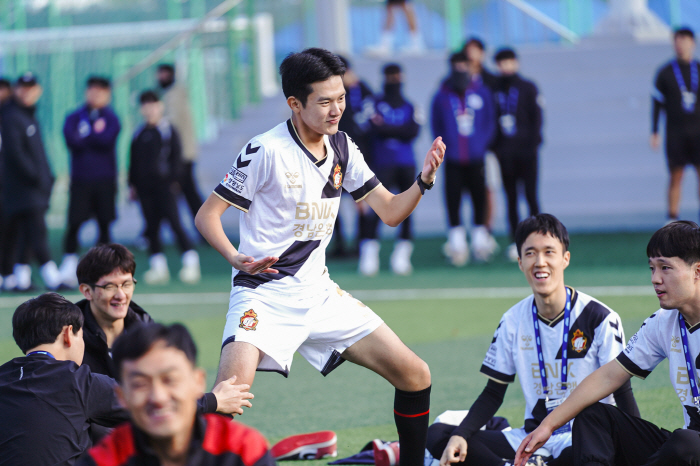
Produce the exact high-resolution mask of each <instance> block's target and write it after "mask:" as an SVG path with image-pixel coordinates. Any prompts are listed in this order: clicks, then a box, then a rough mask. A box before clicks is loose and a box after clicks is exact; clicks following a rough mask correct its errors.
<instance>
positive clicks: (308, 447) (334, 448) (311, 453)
mask: <svg viewBox="0 0 700 466" xmlns="http://www.w3.org/2000/svg"><path fill="white" fill-rule="evenodd" d="M270 454H271V455H272V457H273V458H274V459H275V460H276V461H281V460H320V459H321V458H335V457H336V456H338V437H337V436H336V435H335V432H333V431H331V430H324V431H321V432H311V433H308V434H299V435H292V436H291V437H287V438H284V439H282V440H280V441H279V442H277V443H276V444H275V445H274V446H273V447H272V448H271V449H270Z"/></svg>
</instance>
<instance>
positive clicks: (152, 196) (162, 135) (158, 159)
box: [129, 91, 201, 284]
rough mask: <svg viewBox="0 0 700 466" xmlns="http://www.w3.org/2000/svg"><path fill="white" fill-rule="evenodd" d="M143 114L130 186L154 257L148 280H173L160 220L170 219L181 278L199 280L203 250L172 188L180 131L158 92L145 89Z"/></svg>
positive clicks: (179, 158)
mask: <svg viewBox="0 0 700 466" xmlns="http://www.w3.org/2000/svg"><path fill="white" fill-rule="evenodd" d="M139 100H140V102H141V114H142V115H143V118H144V120H145V122H144V124H143V125H141V126H140V127H139V128H138V129H137V130H136V132H135V133H134V138H133V140H132V141H131V151H130V166H129V186H131V194H132V199H136V198H138V200H139V202H140V203H141V210H142V211H143V216H144V219H145V221H146V237H147V238H148V243H149V248H150V253H151V258H150V260H149V265H150V269H149V270H147V271H146V273H145V274H144V279H145V281H146V283H151V284H156V283H167V282H168V281H169V280H170V272H169V270H168V261H167V259H166V257H165V254H163V245H162V242H161V239H160V224H161V223H162V221H163V220H167V221H168V223H169V224H170V229H171V230H173V233H175V237H176V239H177V242H178V244H179V246H180V250H181V251H182V253H183V254H182V269H180V274H179V275H180V280H181V281H183V282H185V283H198V282H199V280H200V278H201V274H200V269H199V254H198V253H197V251H196V250H195V249H194V244H193V243H192V240H191V239H190V238H189V237H188V236H187V233H186V232H185V229H184V228H183V227H182V223H181V222H180V213H179V211H178V208H177V201H176V199H175V194H174V192H173V190H174V185H175V184H176V183H177V182H178V180H179V179H180V178H179V177H180V173H181V168H182V146H181V145H180V136H179V134H178V132H177V130H176V129H175V128H174V127H173V125H172V124H170V122H168V121H167V120H165V119H164V118H163V103H162V102H161V101H160V99H158V95H157V94H156V93H155V92H153V91H145V92H143V93H141V97H140V99H139Z"/></svg>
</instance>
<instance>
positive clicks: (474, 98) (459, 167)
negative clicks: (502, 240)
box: [431, 53, 496, 266]
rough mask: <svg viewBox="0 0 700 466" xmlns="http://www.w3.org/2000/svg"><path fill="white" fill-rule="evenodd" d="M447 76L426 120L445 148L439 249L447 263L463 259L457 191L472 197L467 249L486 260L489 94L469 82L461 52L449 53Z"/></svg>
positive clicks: (489, 243) (492, 124) (492, 122)
mask: <svg viewBox="0 0 700 466" xmlns="http://www.w3.org/2000/svg"><path fill="white" fill-rule="evenodd" d="M450 68H451V71H450V75H449V76H448V77H447V79H445V80H444V81H443V82H442V84H441V86H440V89H439V90H438V92H437V93H436V94H435V97H434V98H433V104H432V109H431V124H432V129H433V134H434V135H436V136H437V135H441V136H442V138H443V141H444V142H445V145H446V146H447V151H446V152H445V163H446V165H447V167H446V168H445V199H446V203H447V211H448V216H449V225H450V229H449V232H448V235H447V238H448V240H447V243H445V246H444V248H443V251H444V252H445V255H446V256H447V257H448V258H449V259H450V261H451V262H452V264H453V265H455V266H463V265H464V264H466V263H467V261H468V260H469V246H468V243H467V231H466V228H465V227H464V226H463V225H462V219H461V213H460V209H461V202H462V194H463V193H464V191H465V190H468V191H469V194H470V196H471V199H472V216H473V222H474V228H473V229H472V230H471V240H472V251H473V253H474V256H475V258H476V259H477V260H479V261H487V260H489V259H490V258H491V255H492V254H493V251H494V249H495V247H496V242H495V240H494V239H493V237H492V236H491V234H490V233H489V231H488V229H487V228H486V225H485V222H486V215H485V210H486V180H485V174H484V156H485V155H486V151H487V150H488V148H489V146H490V145H491V141H492V140H493V136H494V133H495V131H496V116H495V114H496V110H495V108H494V100H493V94H492V93H491V91H490V90H489V89H488V88H487V87H486V86H484V85H483V84H482V83H481V82H480V81H479V80H476V81H475V80H472V78H471V74H470V68H469V61H468V60H467V57H466V56H464V55H463V54H462V53H455V54H453V55H452V56H451V57H450Z"/></svg>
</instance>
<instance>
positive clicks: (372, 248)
mask: <svg viewBox="0 0 700 466" xmlns="http://www.w3.org/2000/svg"><path fill="white" fill-rule="evenodd" d="M379 246H380V245H379V241H378V240H376V239H366V240H364V241H362V243H360V263H359V265H358V269H359V272H360V274H361V275H364V276H365V277H373V276H375V275H377V273H379Z"/></svg>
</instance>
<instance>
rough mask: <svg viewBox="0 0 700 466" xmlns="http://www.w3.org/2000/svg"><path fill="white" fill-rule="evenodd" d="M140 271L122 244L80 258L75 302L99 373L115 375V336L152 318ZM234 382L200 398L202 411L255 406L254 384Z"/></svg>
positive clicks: (90, 360)
mask: <svg viewBox="0 0 700 466" xmlns="http://www.w3.org/2000/svg"><path fill="white" fill-rule="evenodd" d="M135 271H136V262H135V261H134V256H133V254H132V253H131V251H129V250H128V249H127V248H126V247H124V246H122V245H121V244H101V245H98V246H95V247H93V248H91V249H90V250H89V251H88V252H87V254H85V257H83V258H82V259H81V261H80V262H79V263H78V269H77V275H78V282H79V283H80V292H81V293H82V294H83V296H85V299H83V300H81V301H78V302H77V303H76V305H77V306H78V307H79V308H80V310H81V311H82V312H83V317H84V321H85V326H84V332H83V340H84V341H85V356H84V357H83V364H84V365H87V366H89V367H90V369H91V370H92V372H94V373H97V374H104V375H108V376H110V377H112V378H115V379H116V378H117V371H116V367H115V365H114V362H113V360H112V345H113V344H114V341H115V340H116V339H117V337H119V336H120V335H124V334H127V333H129V332H131V331H133V329H135V328H136V327H137V326H138V325H141V324H145V323H150V322H153V319H152V318H151V316H150V315H148V313H147V312H146V311H144V310H143V309H142V308H141V306H139V305H138V304H136V303H134V302H133V301H132V300H131V297H132V296H133V293H134V288H135V285H136V280H135V279H134V272H135ZM234 382H235V378H233V379H229V380H227V381H224V382H222V383H220V384H219V385H217V386H216V387H215V388H214V390H213V392H212V393H207V394H205V395H204V396H203V397H202V398H201V399H200V402H199V407H200V411H201V412H206V413H213V412H215V411H218V412H221V413H225V414H232V413H236V414H243V406H247V407H250V406H251V403H250V402H249V401H248V400H249V399H251V398H253V395H252V394H251V393H250V392H249V391H248V390H249V389H250V386H249V385H234ZM96 430H97V432H95V433H94V437H97V438H99V437H101V436H102V435H103V434H104V433H105V432H104V431H103V430H102V429H99V428H98V429H96Z"/></svg>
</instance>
